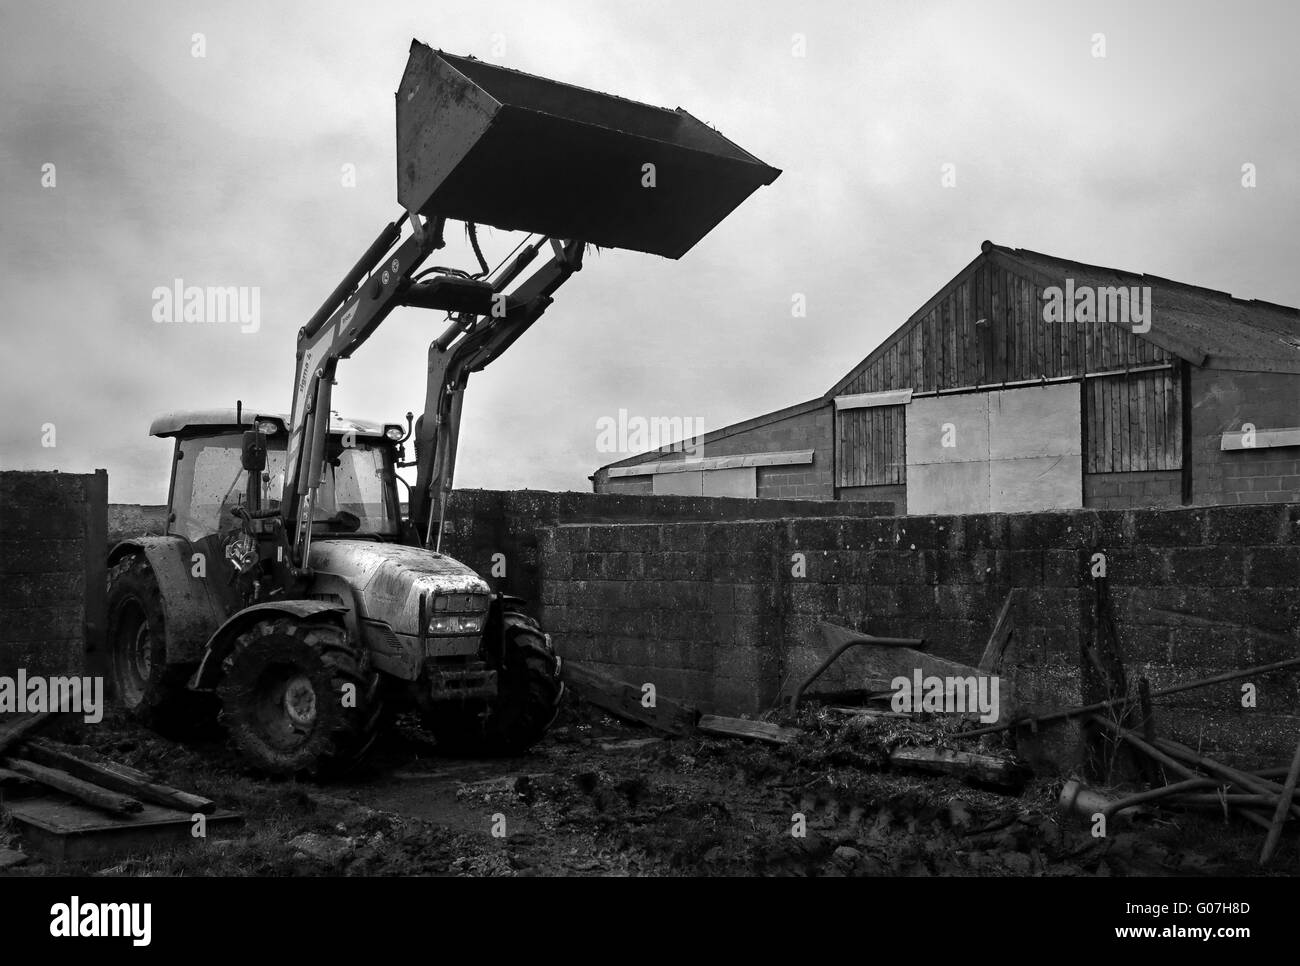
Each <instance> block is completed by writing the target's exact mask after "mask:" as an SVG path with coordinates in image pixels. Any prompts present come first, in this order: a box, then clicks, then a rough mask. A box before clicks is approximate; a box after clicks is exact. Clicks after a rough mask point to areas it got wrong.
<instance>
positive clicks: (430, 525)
mask: <svg viewBox="0 0 1300 966" xmlns="http://www.w3.org/2000/svg"><path fill="white" fill-rule="evenodd" d="M548 244H549V245H550V247H551V249H552V254H551V256H550V257H549V258H548V259H547V260H546V262H544V263H543V264H542V266H541V267H540V268H538V269H537V270H536V271H534V272H533V274H532V275H530V276H529V277H528V278H527V279H525V280H524V281H523V282H521V283H520V284H519V285H518V286H517V287H516V288H515V289H514V290H513V291H512V292H510V293H509V294H506V293H505V288H506V287H507V286H509V285H510V283H511V282H512V281H513V280H514V279H515V278H516V277H517V276H518V275H519V274H521V273H522V272H523V271H524V269H525V268H527V267H528V265H529V263H531V262H532V261H533V260H534V259H535V258H536V257H537V255H538V253H539V252H540V251H541V250H542V249H543V247H544V246H546V245H548ZM585 247H586V246H585V245H584V244H583V243H582V242H580V241H570V242H560V241H558V240H555V239H546V238H543V239H541V240H540V241H537V242H536V243H534V244H532V245H530V246H528V247H527V248H525V249H524V251H523V252H521V253H520V255H519V256H518V258H516V259H515V260H514V261H513V262H511V263H510V264H509V265H508V266H506V268H505V269H504V271H503V272H502V273H501V275H500V276H498V278H497V279H496V281H495V282H494V283H493V284H492V290H493V300H492V309H491V311H489V312H488V313H486V314H483V315H477V316H473V315H469V314H461V315H459V316H458V317H457V318H456V320H455V321H454V322H453V323H452V325H451V326H450V327H448V329H447V331H445V332H444V333H443V334H442V335H441V336H439V337H438V338H437V339H435V340H433V342H432V343H430V344H429V370H428V372H429V376H428V386H427V389H426V391H425V403H424V414H423V415H422V416H421V417H420V420H419V422H418V423H417V425H416V429H415V452H416V461H417V465H418V470H417V476H416V482H415V486H413V487H412V488H411V523H412V525H413V526H414V527H415V529H416V532H417V533H418V534H419V535H420V537H421V540H422V542H423V543H424V545H425V546H432V547H433V548H435V549H437V548H439V547H440V546H441V544H442V525H443V519H444V516H445V513H446V509H447V500H448V498H449V496H450V494H451V488H452V478H453V476H454V473H455V469H456V445H457V442H458V440H459V437H460V414H461V403H462V400H463V397H464V392H465V384H466V382H467V380H468V378H469V374H470V373H471V372H478V371H479V370H480V369H482V368H484V367H485V366H486V365H487V364H488V363H489V362H491V361H492V360H493V359H495V358H497V356H499V355H501V353H503V352H504V351H505V350H506V349H508V348H509V347H510V346H511V345H512V344H513V343H514V342H515V340H516V339H518V338H519V337H520V336H521V335H523V334H524V333H525V332H526V331H528V328H529V326H531V325H532V324H533V323H534V322H536V321H537V320H538V319H539V318H540V317H541V315H542V313H543V312H545V311H546V309H547V308H548V307H549V306H550V304H551V302H552V301H553V299H552V298H551V296H552V295H553V294H554V293H555V291H556V289H558V288H559V287H560V286H561V285H563V284H564V283H565V281H567V280H568V278H569V277H570V276H571V275H572V274H573V273H574V272H577V271H580V270H581V269H582V256H583V252H584V249H585ZM416 289H417V291H416V292H415V293H413V294H415V296H416V297H417V298H418V297H419V295H420V293H419V292H418V289H419V285H417V286H416ZM435 524H436V530H435V529H434V527H435Z"/></svg>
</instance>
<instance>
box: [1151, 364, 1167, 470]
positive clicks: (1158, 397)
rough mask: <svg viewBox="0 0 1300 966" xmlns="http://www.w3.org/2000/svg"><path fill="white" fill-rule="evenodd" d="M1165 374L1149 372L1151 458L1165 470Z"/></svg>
mask: <svg viewBox="0 0 1300 966" xmlns="http://www.w3.org/2000/svg"><path fill="white" fill-rule="evenodd" d="M1165 406H1166V400H1165V374H1164V373H1163V372H1155V373H1152V374H1151V458H1152V461H1153V463H1154V464H1155V468H1156V469H1158V470H1167V469H1169V465H1168V463H1167V461H1166V453H1165Z"/></svg>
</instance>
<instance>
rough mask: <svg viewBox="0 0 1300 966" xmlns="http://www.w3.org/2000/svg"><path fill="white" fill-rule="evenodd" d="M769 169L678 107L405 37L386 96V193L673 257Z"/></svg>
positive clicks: (460, 215) (438, 209) (434, 211)
mask: <svg viewBox="0 0 1300 966" xmlns="http://www.w3.org/2000/svg"><path fill="white" fill-rule="evenodd" d="M646 165H654V169H653V179H654V186H653V187H647V186H646V185H645V182H646V180H647V179H648V177H649V175H648V172H649V171H650V169H648V168H646V167H645V166H646ZM780 173H781V172H780V171H778V170H777V169H776V168H772V167H769V166H767V165H765V164H763V163H762V162H761V161H759V160H758V159H757V158H755V157H754V156H753V155H751V154H749V153H748V152H747V151H744V150H742V149H741V148H740V147H738V146H737V145H735V144H733V143H732V142H731V141H729V140H727V139H726V138H725V137H723V136H722V135H721V134H719V133H718V132H717V131H715V130H713V129H712V128H710V127H708V126H707V125H705V124H703V123H701V122H700V121H698V120H696V119H695V118H694V117H692V116H691V115H689V114H687V113H686V112H685V111H683V110H681V109H680V108H678V109H677V110H673V111H670V110H667V109H665V108H659V107H651V106H650V105H648V104H641V103H638V102H636V101H629V100H625V99H623V98H621V97H613V96H611V95H608V94H600V93H597V92H595V91H589V90H585V89H583V88H581V87H573V86H571V85H568V84H561V83H557V82H556V81H552V80H547V79H546V78H544V77H535V76H533V75H531V74H523V73H520V72H519V71H515V70H509V69H507V68H504V67H497V66H495V65H492V64H487V63H484V62H483V61H480V60H474V59H473V58H469V57H456V56H453V55H451V54H446V53H443V52H442V51H437V50H433V49H431V48H429V47H427V46H426V45H424V44H422V43H420V42H419V41H414V42H412V44H411V56H410V60H409V61H407V65H406V72H405V73H404V74H403V75H402V86H401V88H400V89H399V90H398V92H397V199H398V202H399V203H400V204H401V205H402V207H403V208H404V209H406V210H407V211H417V212H419V213H420V214H422V215H425V216H426V217H435V216H441V217H444V218H451V219H455V220H457V221H471V222H476V223H478V224H482V225H493V226H495V227H497V228H502V229H507V230H520V231H529V232H536V233H538V234H541V235H549V236H551V237H552V238H561V239H570V240H581V241H585V242H590V243H592V244H595V245H601V246H604V247H608V248H628V249H633V250H635V251H641V252H650V253H652V254H656V255H664V256H666V257H668V258H680V257H681V256H682V255H683V254H685V253H686V252H687V251H688V250H689V249H690V248H691V247H692V246H693V245H694V244H695V243H696V242H698V241H699V240H700V239H701V238H703V237H704V236H705V235H707V234H708V233H709V232H710V231H711V230H712V229H713V227H714V226H715V225H717V224H718V223H719V222H720V221H722V219H723V218H725V217H727V215H729V214H730V213H731V212H732V210H733V209H735V208H736V206H737V205H739V204H740V203H741V202H742V201H744V200H745V199H746V198H747V197H749V195H750V194H752V193H753V192H754V190H755V189H756V188H758V186H759V185H765V184H771V183H772V182H773V181H774V180H775V179H776V177H777V175H779V174H780Z"/></svg>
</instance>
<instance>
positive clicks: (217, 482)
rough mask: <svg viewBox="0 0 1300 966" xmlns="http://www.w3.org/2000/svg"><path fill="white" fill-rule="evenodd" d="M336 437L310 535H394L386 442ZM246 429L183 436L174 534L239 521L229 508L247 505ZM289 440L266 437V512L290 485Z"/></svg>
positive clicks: (199, 533) (194, 536)
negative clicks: (286, 483) (242, 455)
mask: <svg viewBox="0 0 1300 966" xmlns="http://www.w3.org/2000/svg"><path fill="white" fill-rule="evenodd" d="M350 442H351V443H352V445H350V446H344V445H343V442H342V439H341V438H340V437H331V438H330V440H329V447H328V454H327V458H326V461H325V473H324V478H323V481H322V483H321V486H320V489H319V490H318V491H317V499H316V505H315V507H314V508H313V511H312V533H313V534H316V535H317V536H328V535H331V534H348V535H351V534H360V535H372V536H395V535H396V534H397V533H398V532H399V521H400V516H399V511H398V508H397V506H396V488H395V487H396V482H395V480H394V478H393V470H392V467H391V465H390V463H389V462H388V460H387V459H386V447H384V446H382V445H380V444H377V443H374V444H372V443H370V442H368V441H365V440H356V439H352V440H350ZM242 449H243V434H242V433H238V432H232V433H223V434H221V435H218V436H202V437H193V438H190V439H183V440H181V441H180V448H179V452H178V456H177V463H176V482H175V485H174V486H173V488H172V490H173V492H172V505H171V512H172V514H173V520H172V524H171V526H170V532H172V533H178V534H181V535H182V536H185V537H187V538H188V539H190V540H199V539H201V538H203V537H206V536H208V535H210V534H214V533H221V532H224V531H228V530H231V529H233V528H234V527H235V526H236V521H235V518H233V517H231V516H230V511H231V510H232V509H234V508H235V507H240V506H245V505H246V504H247V483H248V474H247V472H246V471H245V470H244V468H243V466H242V464H241V462H240V453H241V452H242ZM284 450H285V443H284V439H283V438H279V439H276V438H274V437H272V438H271V439H268V440H267V454H266V469H265V470H264V471H263V472H262V480H261V494H260V495H261V502H262V509H264V510H274V509H277V508H278V507H279V506H280V494H281V492H282V491H283V489H284V461H285V452H284Z"/></svg>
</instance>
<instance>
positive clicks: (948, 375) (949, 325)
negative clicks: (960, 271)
mask: <svg viewBox="0 0 1300 966" xmlns="http://www.w3.org/2000/svg"><path fill="white" fill-rule="evenodd" d="M943 320H944V342H945V343H946V346H948V348H946V354H945V358H944V387H945V389H953V387H956V386H958V385H961V384H959V382H958V376H959V373H958V369H957V326H956V325H954V324H953V308H952V306H948V304H945V306H944V315H943Z"/></svg>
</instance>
